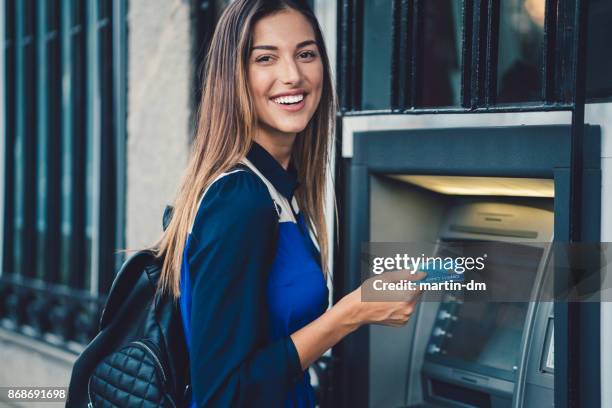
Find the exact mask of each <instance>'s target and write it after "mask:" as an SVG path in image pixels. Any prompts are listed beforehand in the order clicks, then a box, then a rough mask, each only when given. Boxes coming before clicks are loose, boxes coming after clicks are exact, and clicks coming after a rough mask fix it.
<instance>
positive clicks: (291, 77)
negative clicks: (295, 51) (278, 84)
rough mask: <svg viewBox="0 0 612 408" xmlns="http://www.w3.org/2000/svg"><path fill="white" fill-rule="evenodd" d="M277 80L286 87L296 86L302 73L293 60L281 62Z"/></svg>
mask: <svg viewBox="0 0 612 408" xmlns="http://www.w3.org/2000/svg"><path fill="white" fill-rule="evenodd" d="M279 79H280V80H281V81H282V82H283V83H284V84H286V85H296V84H299V83H300V82H301V80H302V72H301V71H300V68H299V67H298V65H297V64H296V62H295V61H294V60H293V59H290V60H289V59H287V60H284V61H283V63H282V64H281V72H280V78H279Z"/></svg>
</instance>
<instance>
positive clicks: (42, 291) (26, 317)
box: [0, 0, 125, 346]
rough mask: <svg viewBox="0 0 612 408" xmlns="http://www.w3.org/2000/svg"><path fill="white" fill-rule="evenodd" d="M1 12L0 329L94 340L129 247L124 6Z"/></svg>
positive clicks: (54, 4)
mask: <svg viewBox="0 0 612 408" xmlns="http://www.w3.org/2000/svg"><path fill="white" fill-rule="evenodd" d="M0 4H1V5H2V6H3V7H4V12H5V19H6V21H7V24H6V25H5V27H3V28H2V29H3V30H4V31H5V32H4V38H5V44H4V53H5V78H4V83H5V84H7V87H6V88H5V89H6V91H5V94H4V95H3V98H4V101H3V109H4V110H5V112H4V114H5V117H6V126H5V132H4V135H5V136H4V137H5V151H4V152H3V153H4V157H3V163H4V166H5V169H4V176H5V179H4V180H3V181H2V182H3V183H4V187H5V188H4V190H5V194H4V209H5V210H4V214H3V217H4V223H3V224H4V231H2V234H3V239H2V244H3V259H2V274H1V275H0V321H1V322H2V324H3V325H4V326H9V327H11V328H13V329H17V330H20V331H22V332H24V333H26V334H30V335H34V336H45V337H46V338H51V339H55V340H54V341H55V342H57V343H58V344H60V345H64V346H69V345H70V344H73V343H75V342H76V343H84V342H87V341H89V339H90V338H91V336H92V335H93V334H94V333H95V330H96V322H97V319H96V317H95V316H96V314H98V313H99V307H100V305H101V303H102V301H103V300H104V296H105V294H106V292H107V291H108V289H109V288H110V284H111V282H112V279H113V277H114V271H115V267H116V264H117V263H118V262H120V260H121V259H120V258H121V256H120V255H116V254H115V249H116V248H117V247H120V246H121V245H122V244H123V242H122V240H121V234H122V233H123V231H122V228H123V226H122V225H120V222H119V220H120V217H118V215H117V214H118V212H117V208H118V206H119V205H118V202H119V200H120V197H119V196H120V191H118V182H117V179H118V177H119V174H120V173H121V170H120V166H119V161H118V157H117V152H118V151H119V150H120V149H119V145H120V144H121V143H123V141H122V140H121V139H120V137H121V135H124V131H123V129H122V126H124V122H123V118H124V112H122V111H120V110H119V107H118V104H117V101H119V100H121V98H122V96H123V95H122V93H123V92H124V91H122V87H121V83H122V82H121V81H123V79H122V78H123V74H122V73H121V69H122V68H121V65H120V63H123V62H122V61H121V57H120V58H117V56H118V55H119V56H121V55H122V54H121V53H119V52H117V51H118V48H121V47H122V44H123V43H122V42H121V41H122V40H121V39H122V38H123V37H122V35H123V33H124V32H125V31H124V30H123V29H122V28H121V24H123V18H120V19H119V20H120V21H115V18H116V16H119V15H121V16H123V14H122V13H123V10H124V9H125V5H124V2H121V1H114V2H113V1H111V0H96V1H93V2H83V1H81V0H70V1H60V0H49V1H45V2H37V1H35V0H25V1H19V0H4V1H1V2H0ZM123 41H124V38H123ZM119 105H120V104H119ZM48 340H49V339H48ZM50 341H53V340H50Z"/></svg>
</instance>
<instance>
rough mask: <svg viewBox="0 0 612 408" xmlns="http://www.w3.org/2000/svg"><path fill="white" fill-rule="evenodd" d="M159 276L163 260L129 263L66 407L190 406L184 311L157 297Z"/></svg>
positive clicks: (140, 256)
mask: <svg viewBox="0 0 612 408" xmlns="http://www.w3.org/2000/svg"><path fill="white" fill-rule="evenodd" d="M170 210H171V209H170ZM169 212H171V211H168V208H167V209H166V212H165V214H164V221H166V220H167V219H168V218H169V214H168V213H169ZM170 216H171V214H170ZM164 224H165V223H164ZM160 271H161V260H160V259H157V258H156V257H155V256H154V254H153V252H151V251H147V250H143V251H139V252H137V253H135V254H134V255H133V256H131V257H130V258H129V259H128V260H127V261H125V263H124V264H123V266H122V267H121V270H120V271H119V273H118V274H117V276H116V278H115V280H114V281H113V285H112V287H111V290H110V292H109V295H108V298H107V300H106V304H105V307H104V311H103V312H102V317H101V319H100V331H99V333H98V335H97V336H96V337H95V338H94V339H93V340H92V341H91V343H89V345H88V346H87V347H86V348H85V350H84V351H83V352H82V353H81V355H80V356H79V357H78V359H77V360H76V362H75V364H74V367H73V370H72V376H71V379H70V386H69V388H68V401H67V402H66V407H69V408H70V407H79V408H80V407H94V408H101V407H133V406H136V407H182V406H186V405H188V403H189V401H190V398H191V395H190V389H189V355H188V350H187V346H186V343H185V338H184V334H183V327H182V321H181V315H180V310H179V305H178V302H175V301H174V300H173V299H172V297H171V296H167V295H163V296H160V295H159V293H158V292H157V290H156V289H157V282H158V280H159V274H160Z"/></svg>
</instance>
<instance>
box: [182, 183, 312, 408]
mask: <svg viewBox="0 0 612 408" xmlns="http://www.w3.org/2000/svg"><path fill="white" fill-rule="evenodd" d="M277 223H278V221H277V214H276V210H275V209H274V204H273V202H272V200H271V198H270V195H269V193H268V190H267V188H266V186H265V185H264V184H263V183H262V182H261V180H259V178H258V177H257V176H256V175H254V174H252V173H250V172H246V171H241V172H237V173H234V174H232V175H228V176H225V177H224V178H222V179H221V180H219V181H217V182H216V183H215V184H213V186H212V187H211V188H210V189H209V190H208V192H207V194H206V196H205V198H204V200H203V201H202V203H201V205H200V209H199V210H198V214H197V216H196V220H195V223H194V228H193V231H192V235H191V240H190V241H191V242H193V246H192V245H191V242H190V248H189V249H188V254H187V258H188V263H189V268H190V272H191V277H192V279H191V281H192V282H193V285H192V291H191V293H192V300H193V302H192V307H191V333H190V346H191V347H190V353H189V355H190V368H191V370H190V371H191V381H192V386H193V394H194V397H195V400H196V402H197V405H198V406H206V407H209V408H211V407H212V408H214V407H224V408H225V407H242V406H246V405H249V406H262V407H263V406H267V407H268V406H269V407H275V406H282V404H283V403H284V395H285V391H286V390H287V389H288V388H289V387H290V386H292V385H293V384H295V381H296V380H298V379H299V378H300V376H302V370H301V367H300V360H299V357H298V354H297V351H296V350H295V346H294V345H293V342H292V341H291V339H290V338H289V336H287V337H284V338H281V339H278V340H277V341H275V342H273V343H269V342H268V326H267V316H268V310H267V307H266V305H267V303H266V282H267V274H268V272H269V270H270V263H271V257H272V255H273V252H274V243H275V237H274V232H275V227H276V225H277Z"/></svg>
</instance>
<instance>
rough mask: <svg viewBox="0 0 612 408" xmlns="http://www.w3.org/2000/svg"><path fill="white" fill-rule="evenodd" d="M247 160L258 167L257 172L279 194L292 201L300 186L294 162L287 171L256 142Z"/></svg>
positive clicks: (291, 162)
mask: <svg viewBox="0 0 612 408" xmlns="http://www.w3.org/2000/svg"><path fill="white" fill-rule="evenodd" d="M247 159H249V161H250V162H251V163H253V164H254V165H255V167H257V170H259V171H260V172H261V174H263V175H264V177H265V178H267V179H268V180H269V181H270V183H272V185H273V186H274V188H275V189H276V190H277V191H278V192H279V193H281V194H282V195H283V196H285V198H287V200H289V201H291V199H292V198H293V193H294V191H295V189H296V188H297V187H298V186H299V183H298V181H297V170H296V168H295V166H294V165H293V161H290V162H289V167H288V169H287V170H285V169H284V168H283V166H281V165H280V163H279V162H277V161H276V159H275V158H274V157H272V155H271V154H270V153H268V152H267V150H266V149H264V148H263V147H262V146H261V145H260V144H258V143H257V142H255V141H253V144H252V145H251V149H250V150H249V153H248V154H247Z"/></svg>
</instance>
